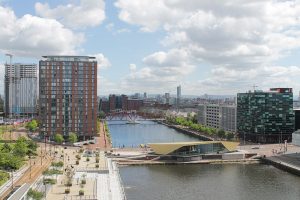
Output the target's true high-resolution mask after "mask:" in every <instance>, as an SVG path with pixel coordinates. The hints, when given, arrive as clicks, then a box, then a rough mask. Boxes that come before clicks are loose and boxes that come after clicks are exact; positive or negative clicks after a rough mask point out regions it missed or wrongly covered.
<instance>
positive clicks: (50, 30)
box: [0, 6, 84, 57]
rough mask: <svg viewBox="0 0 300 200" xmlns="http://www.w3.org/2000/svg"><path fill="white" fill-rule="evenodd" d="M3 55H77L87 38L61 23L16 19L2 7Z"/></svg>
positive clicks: (29, 16) (0, 13)
mask: <svg viewBox="0 0 300 200" xmlns="http://www.w3.org/2000/svg"><path fill="white" fill-rule="evenodd" d="M0 19H5V20H0V44H1V46H0V51H2V52H3V53H7V52H10V53H13V54H14V55H18V56H33V57H40V56H41V55H53V54H56V55H57V54H58V55H63V54H76V52H77V50H78V47H79V46H80V45H81V44H82V43H83V41H84V35H83V34H80V33H74V32H73V31H71V30H70V29H67V28H65V27H64V26H63V25H62V24H60V23H59V22H58V21H56V20H53V19H44V18H40V17H35V16H32V15H29V14H27V15H24V16H22V17H20V18H18V17H16V15H15V14H14V12H13V11H12V10H11V9H10V8H5V7H1V6H0Z"/></svg>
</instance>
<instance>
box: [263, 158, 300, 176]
mask: <svg viewBox="0 0 300 200" xmlns="http://www.w3.org/2000/svg"><path fill="white" fill-rule="evenodd" d="M261 160H262V163H264V164H269V165H273V166H274V167H276V168H278V169H281V170H283V171H286V172H289V173H291V174H295V175H297V176H300V166H299V167H297V166H293V165H289V164H288V163H285V162H281V161H277V160H274V159H272V158H262V159H261Z"/></svg>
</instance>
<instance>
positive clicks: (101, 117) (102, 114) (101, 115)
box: [98, 110, 105, 119]
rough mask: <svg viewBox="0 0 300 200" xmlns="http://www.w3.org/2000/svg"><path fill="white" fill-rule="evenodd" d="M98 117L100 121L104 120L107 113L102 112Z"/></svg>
mask: <svg viewBox="0 0 300 200" xmlns="http://www.w3.org/2000/svg"><path fill="white" fill-rule="evenodd" d="M98 116H99V118H100V119H104V118H105V112H103V111H102V110H101V111H100V112H99V113H98Z"/></svg>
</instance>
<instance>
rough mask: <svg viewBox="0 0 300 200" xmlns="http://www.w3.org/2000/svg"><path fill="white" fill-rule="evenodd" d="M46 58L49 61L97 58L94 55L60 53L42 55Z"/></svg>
mask: <svg viewBox="0 0 300 200" xmlns="http://www.w3.org/2000/svg"><path fill="white" fill-rule="evenodd" d="M42 57H43V58H46V60H47V61H90V60H94V59H96V57H93V56H59V55H56V56H54V55H52V56H51V55H50V56H42Z"/></svg>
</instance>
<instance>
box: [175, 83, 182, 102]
mask: <svg viewBox="0 0 300 200" xmlns="http://www.w3.org/2000/svg"><path fill="white" fill-rule="evenodd" d="M176 97H177V99H176V103H177V106H178V107H179V105H180V101H181V85H179V86H177V94H176Z"/></svg>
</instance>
